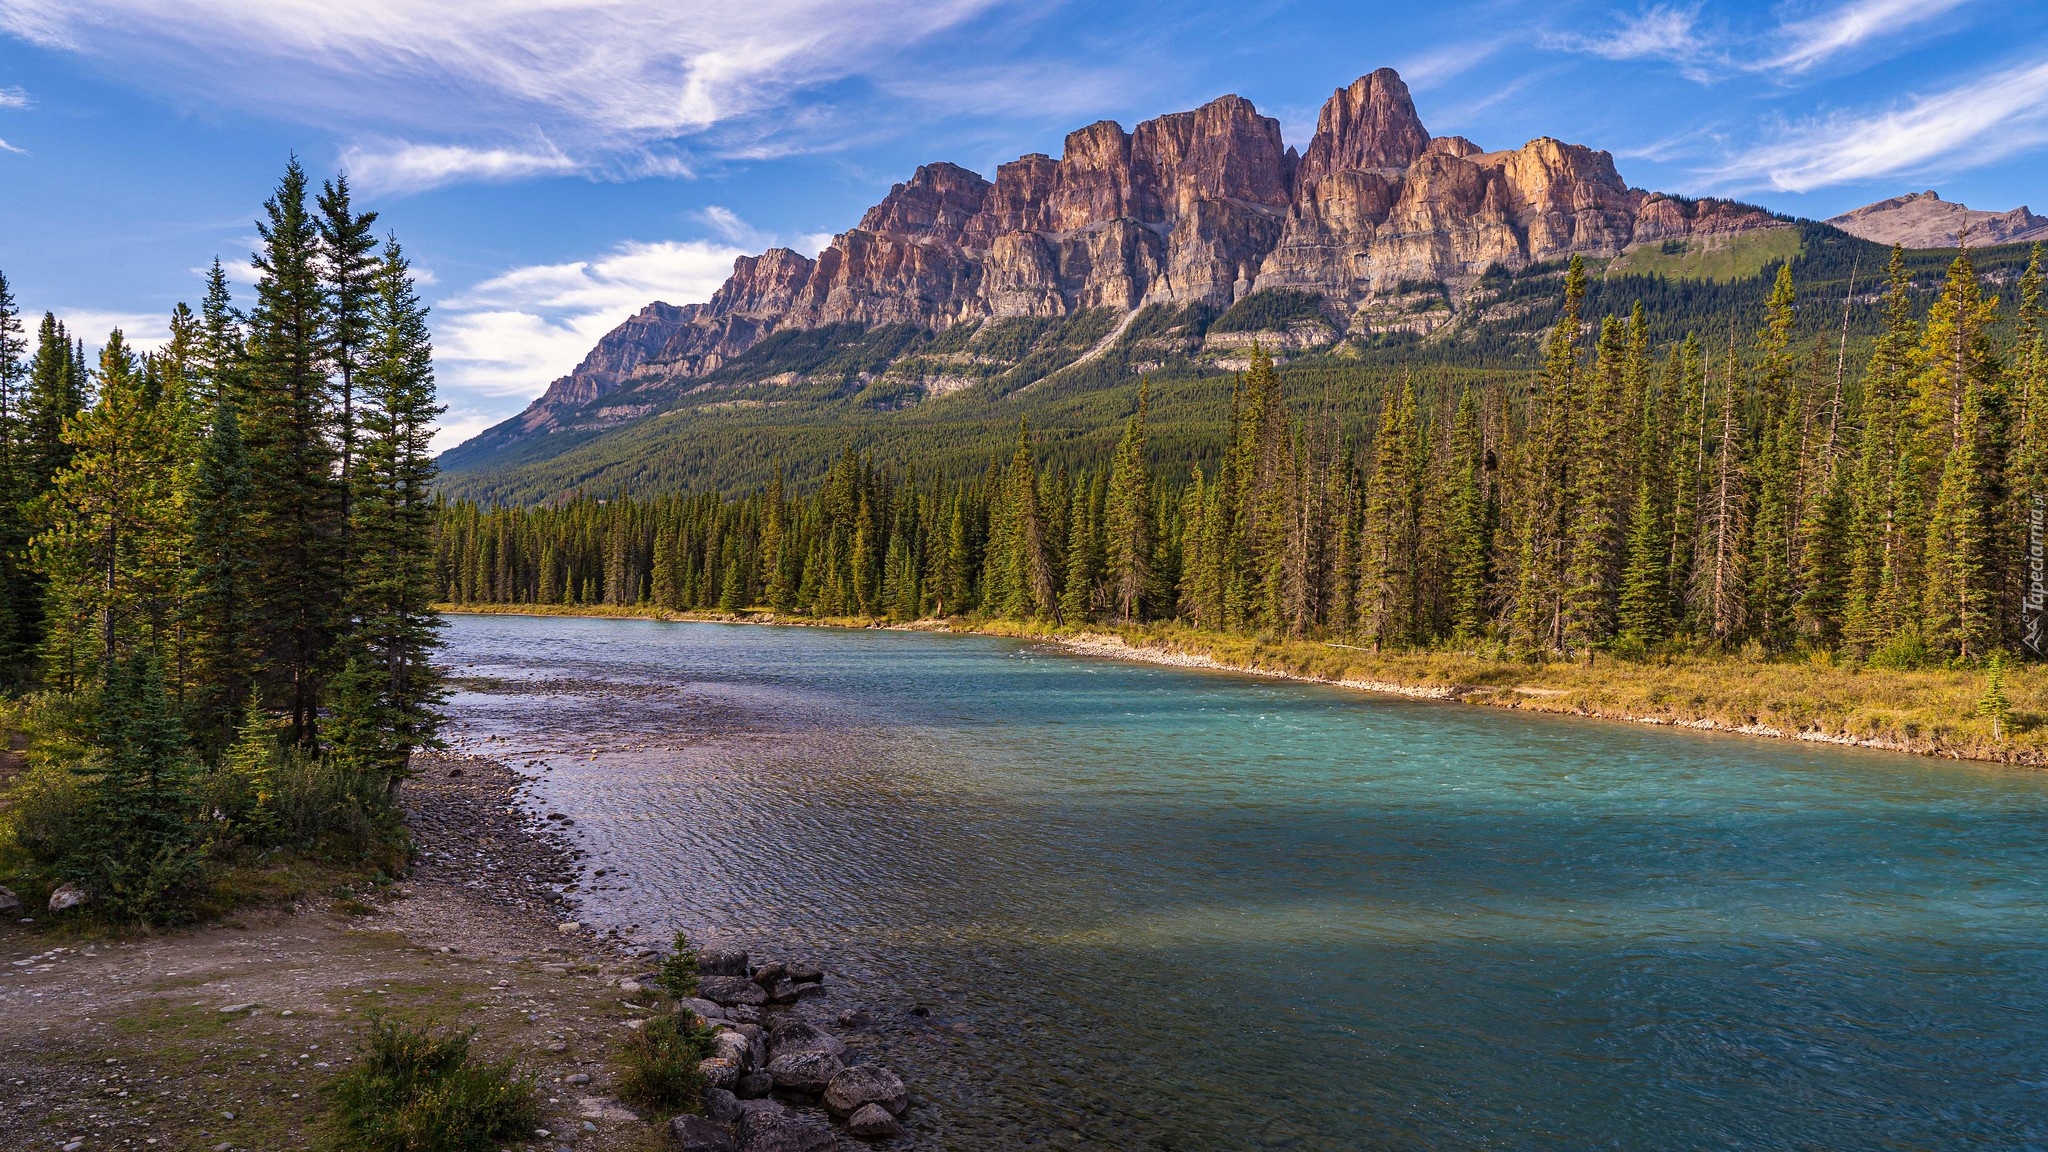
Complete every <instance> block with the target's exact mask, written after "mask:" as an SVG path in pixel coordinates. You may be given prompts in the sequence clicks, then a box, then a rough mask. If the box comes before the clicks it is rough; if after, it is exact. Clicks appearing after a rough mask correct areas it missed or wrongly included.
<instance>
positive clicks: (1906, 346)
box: [1843, 246, 1919, 650]
mask: <svg viewBox="0 0 2048 1152" xmlns="http://www.w3.org/2000/svg"><path fill="white" fill-rule="evenodd" d="M1885 273H1886V280H1887V287H1886V290H1885V298H1884V332H1883V334H1882V335H1880V336H1879V337H1878V339H1877V344H1876V347H1875V348H1874V349H1873V350H1872V353H1871V357H1870V363H1869V366H1868V367H1867V368H1866V370H1865V373H1864V380H1863V409H1862V415H1863V437H1862V449H1861V452H1860V454H1859V456H1858V459H1857V464H1856V474H1855V476H1854V477H1853V479H1852V482H1851V495H1850V503H1851V523H1850V542H1849V546H1850V553H1849V589H1848V597H1847V604H1846V605H1845V606H1844V608H1843V632H1844V636H1845V638H1846V639H1847V640H1848V641H1849V642H1850V643H1852V644H1855V645H1857V646H1859V647H1861V648H1863V649H1865V650H1868V649H1871V648H1875V647H1877V646H1879V645H1881V644H1883V643H1884V642H1885V641H1887V640H1889V639H1890V638H1891V637H1892V636H1893V635H1894V634H1895V633H1897V632H1898V631H1899V630H1901V629H1903V628H1905V627H1907V626H1908V623H1909V621H1908V618H1907V616H1906V614H1905V608H1906V605H1907V603H1908V602H1909V601H1910V600H1911V599H1912V593H1913V587H1914V586H1915V585H1916V584H1917V580H1915V579H1913V575H1914V572H1915V571H1916V570H1917V563H1916V561H1917V557H1916V556H1914V555H1913V553H1914V551H1915V550H1914V549H1913V547H1912V543H1913V541H1914V537H1913V536H1912V535H1911V533H1912V532H1913V531H1915V530H1917V528H1918V523H1917V521H1918V514H1917V513H1918V492H1917V490H1916V482H1917V474H1916V471H1915V468H1914V466H1913V463H1912V457H1913V443H1914V436H1913V431H1912V428H1911V425H1910V421H1909V418H1908V411H1907V402H1908V397H1909V395H1910V391H1911V387H1912V378H1913V376H1914V375H1915V372H1916V363H1915V362H1916V360H1917V349H1916V345H1917V344H1918V340H1919V335H1918V334H1919V324H1918V322H1917V321H1916V320H1915V318H1914V314H1913V299H1912V280H1911V277H1910V276H1909V275H1908V274H1907V271H1906V257H1905V251H1904V249H1902V248H1899V247H1897V246H1894V247H1893V248H1892V254H1891V260H1890V263H1889V264H1888V265H1887V266H1886V270H1885Z"/></svg>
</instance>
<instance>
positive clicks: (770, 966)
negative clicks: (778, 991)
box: [754, 960, 789, 988]
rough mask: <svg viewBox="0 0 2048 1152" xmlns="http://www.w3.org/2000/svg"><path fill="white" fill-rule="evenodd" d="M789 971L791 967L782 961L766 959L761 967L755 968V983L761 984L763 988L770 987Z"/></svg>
mask: <svg viewBox="0 0 2048 1152" xmlns="http://www.w3.org/2000/svg"><path fill="white" fill-rule="evenodd" d="M788 973H789V969H788V968H786V967H784V966H783V964H782V961H780V960H764V961H762V962H761V966H760V967H759V968H756V969H754V983H756V984H759V985H760V986H761V987H763V988H768V987H771V986H773V985H774V983H775V982H776V981H777V980H780V979H782V978H783V977H784V976H785V975H787V974H788Z"/></svg>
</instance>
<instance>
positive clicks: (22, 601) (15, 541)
mask: <svg viewBox="0 0 2048 1152" xmlns="http://www.w3.org/2000/svg"><path fill="white" fill-rule="evenodd" d="M27 352H28V342H27V341H26V340H25V339H23V336H22V325H21V310H20V308H19V307H18V306H17V305H16V303H15V300H14V290H13V288H12V287H11V286H9V284H8V283H7V277H6V276H5V275H4V274H0V684H5V683H7V682H9V681H12V680H14V679H16V678H18V677H19V676H21V675H22V673H23V672H24V671H25V670H26V667H25V666H26V662H27V657H28V653H29V651H30V645H31V643H32V641H33V638H32V637H31V636H30V635H29V634H28V621H26V620H24V619H23V612H24V611H25V610H28V609H29V608H30V605H29V604H28V603H27V602H26V598H25V597H24V595H23V593H24V592H26V591H27V590H28V586H29V581H30V579H31V577H30V574H29V572H28V559H29V558H28V555H27V552H28V541H29V526H28V518H27V516H26V514H25V513H26V509H25V508H24V503H25V501H26V500H27V499H28V496H29V493H28V474H27V459H26V456H25V449H26V447H27V445H26V444H25V443H24V440H23V431H24V423H23V420H22V403H23V401H24V400H25V399H26V396H25V392H26V384H27V380H28V366H27V364H26V363H25V362H24V361H23V359H22V357H23V356H24V355H25V354H26V353H27Z"/></svg>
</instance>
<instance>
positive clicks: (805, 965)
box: [789, 961, 825, 984]
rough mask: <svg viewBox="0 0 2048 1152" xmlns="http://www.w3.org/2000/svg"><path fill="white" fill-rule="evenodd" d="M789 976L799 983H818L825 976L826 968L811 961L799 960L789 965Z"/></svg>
mask: <svg viewBox="0 0 2048 1152" xmlns="http://www.w3.org/2000/svg"><path fill="white" fill-rule="evenodd" d="M789 978H790V979H791V980H794V981H796V982H797V983H799V984H816V983H817V982H818V981H820V980H823V979H824V978H825V970H824V969H823V968H821V967H819V966H818V965H816V964H813V963H810V962H809V961H799V962H797V963H795V964H791V965H790V966H789Z"/></svg>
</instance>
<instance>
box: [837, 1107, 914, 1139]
mask: <svg viewBox="0 0 2048 1152" xmlns="http://www.w3.org/2000/svg"><path fill="white" fill-rule="evenodd" d="M846 1133H847V1135H849V1136H859V1137H861V1138H863V1139H867V1140H891V1139H894V1138H896V1137H898V1136H901V1135H903V1125H902V1124H900V1123H898V1122H897V1120H896V1117H894V1116H891V1115H890V1114H889V1111H888V1109H886V1108H883V1107H882V1106H881V1105H880V1104H868V1105H865V1106H863V1107H862V1108H861V1110H860V1111H858V1112H855V1113H854V1114H853V1115H852V1116H850V1117H848V1118H847V1121H846Z"/></svg>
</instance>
